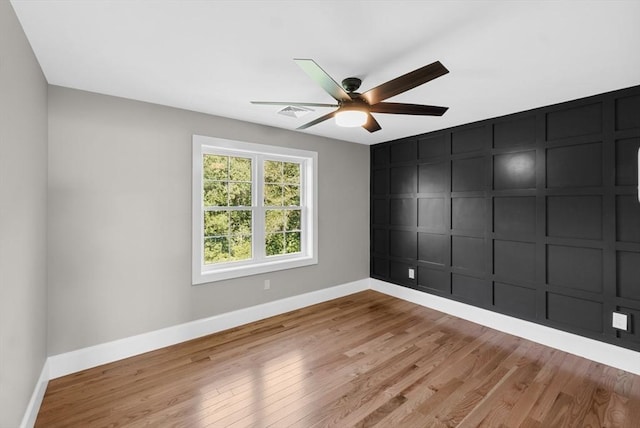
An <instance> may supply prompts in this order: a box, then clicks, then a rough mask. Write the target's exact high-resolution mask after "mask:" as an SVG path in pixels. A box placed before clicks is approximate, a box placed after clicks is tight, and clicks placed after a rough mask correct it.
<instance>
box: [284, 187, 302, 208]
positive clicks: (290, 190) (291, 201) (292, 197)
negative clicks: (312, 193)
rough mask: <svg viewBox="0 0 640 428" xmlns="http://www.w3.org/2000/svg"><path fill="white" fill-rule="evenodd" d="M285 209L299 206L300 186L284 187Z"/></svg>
mask: <svg viewBox="0 0 640 428" xmlns="http://www.w3.org/2000/svg"><path fill="white" fill-rule="evenodd" d="M283 206H285V207H291V206H294V207H298V206H300V186H292V185H290V184H287V185H286V186H284V204H283Z"/></svg>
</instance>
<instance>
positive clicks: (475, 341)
mask: <svg viewBox="0 0 640 428" xmlns="http://www.w3.org/2000/svg"><path fill="white" fill-rule="evenodd" d="M36 426H37V427H47V428H51V427H83V428H84V427H124V426H126V427H143V426H145V427H146V426H151V427H189V428H199V427H268V426H273V427H304V428H311V427H325V426H334V427H352V426H353V427H367V426H375V427H454V426H459V427H485V426H486V427H540V428H549V427H560V426H567V427H569V426H572V427H638V426H640V376H635V375H632V374H629V373H627V372H624V371H621V370H618V369H614V368H611V367H607V366H604V365H601V364H598V363H594V362H591V361H589V360H585V359H583V358H579V357H576V356H573V355H570V354H566V353H564V352H560V351H557V350H554V349H551V348H548V347H545V346H542V345H538V344H535V343H533V342H529V341H526V340H523V339H519V338H516V337H513V336H510V335H507V334H504V333H499V332H497V331H495V330H491V329H489V328H486V327H481V326H478V325H475V324H472V323H470V322H466V321H463V320H460V319H457V318H454V317H451V316H448V315H445V314H442V313H440V312H436V311H433V310H430V309H426V308H423V307H421V306H418V305H415V304H412V303H408V302H404V301H402V300H398V299H395V298H393V297H389V296H386V295H383V294H379V293H376V292H374V291H365V292H362V293H358V294H354V295H351V296H348V297H344V298H341V299H337V300H333V301H330V302H326V303H322V304H319V305H315V306H311V307H308V308H305V309H301V310H298V311H294V312H290V313H287V314H284V315H279V316H276V317H273V318H269V319H266V320H263V321H259V322H256V323H253V324H249V325H246V326H243V327H239V328H235V329H232V330H228V331H225V332H222V333H218V334H214V335H211V336H207V337H204V338H201V339H197V340H193V341H190V342H186V343H183V344H180V345H176V346H171V347H168V348H163V349H160V350H157V351H154V352H150V353H147V354H144V355H140V356H136V357H132V358H129V359H126V360H122V361H119V362H115V363H112V364H107V365H104V366H101V367H97V368H93V369H90V370H86V371H83V372H79V373H76V374H73V375H69V376H66V377H62V378H58V379H54V380H52V381H51V382H50V383H49V387H48V388H47V392H46V395H45V397H44V401H43V403H42V407H41V409H40V413H39V415H38V420H37V423H36Z"/></svg>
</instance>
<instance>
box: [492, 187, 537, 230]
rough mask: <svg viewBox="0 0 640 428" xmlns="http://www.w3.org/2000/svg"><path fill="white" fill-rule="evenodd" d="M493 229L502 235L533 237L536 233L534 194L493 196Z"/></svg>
mask: <svg viewBox="0 0 640 428" xmlns="http://www.w3.org/2000/svg"><path fill="white" fill-rule="evenodd" d="M493 231H494V232H495V233H496V234H499V235H502V236H513V237H518V236H525V237H534V236H535V233H536V198H535V196H512V197H508V196H504V197H496V198H493Z"/></svg>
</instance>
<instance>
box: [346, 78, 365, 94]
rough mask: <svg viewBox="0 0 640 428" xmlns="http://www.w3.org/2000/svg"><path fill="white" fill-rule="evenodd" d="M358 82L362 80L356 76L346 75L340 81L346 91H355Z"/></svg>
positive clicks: (360, 82)
mask: <svg viewBox="0 0 640 428" xmlns="http://www.w3.org/2000/svg"><path fill="white" fill-rule="evenodd" d="M360 84H362V80H360V79H358V78H357V77H347V78H346V79H344V80H343V81H342V87H343V88H344V89H345V91H347V92H354V91H357V90H358V88H359V87H360Z"/></svg>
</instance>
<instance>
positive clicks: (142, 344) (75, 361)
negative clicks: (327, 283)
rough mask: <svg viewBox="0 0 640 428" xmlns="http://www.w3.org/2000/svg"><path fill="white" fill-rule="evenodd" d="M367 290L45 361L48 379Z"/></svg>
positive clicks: (288, 301) (349, 289) (344, 289)
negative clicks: (47, 363) (47, 366)
mask: <svg viewBox="0 0 640 428" xmlns="http://www.w3.org/2000/svg"><path fill="white" fill-rule="evenodd" d="M368 288H369V278H366V279H362V280H359V281H354V282H350V283H347V284H342V285H337V286H335V287H330V288H325V289H322V290H318V291H313V292H310V293H305V294H301V295H299V296H293V297H288V298H285V299H281V300H276V301H273V302H269V303H264V304H261V305H257V306H252V307H250V308H246V309H240V310H237V311H232V312H227V313H224V314H220V315H215V316H212V317H209V318H203V319H200V320H196V321H192V322H188V323H185V324H179V325H175V326H172V327H167V328H164V329H161V330H155V331H151V332H148V333H143V334H139V335H136V336H131V337H126V338H124V339H119V340H114V341H112V342H107V343H101V344H99V345H95V346H90V347H88V348H83V349H78V350H76V351H71V352H65V353H64V354H58V355H54V356H51V357H49V360H48V361H49V376H50V377H49V379H55V378H57V377H61V376H65V375H68V374H71V373H75V372H78V371H80V370H85V369H88V368H91V367H96V366H99V365H102V364H107V363H110V362H113V361H117V360H121V359H123V358H128V357H132V356H134V355H139V354H143V353H145V352H149V351H153V350H156V349H160V348H163V347H165V346H170V345H175V344H177V343H181V342H185V341H187V340H191V339H196V338H198V337H202V336H206V335H208V334H212V333H217V332H219V331H222V330H227V329H230V328H233V327H237V326H240V325H243V324H248V323H251V322H254V321H258V320H261V319H264V318H268V317H271V316H274V315H279V314H283V313H285V312H289V311H293V310H296V309H300V308H303V307H305V306H310V305H314V304H316V303H322V302H325V301H327V300H331V299H336V298H338V297H342V296H347V295H349V294H353V293H357V292H358V291H363V290H367V289H368Z"/></svg>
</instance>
